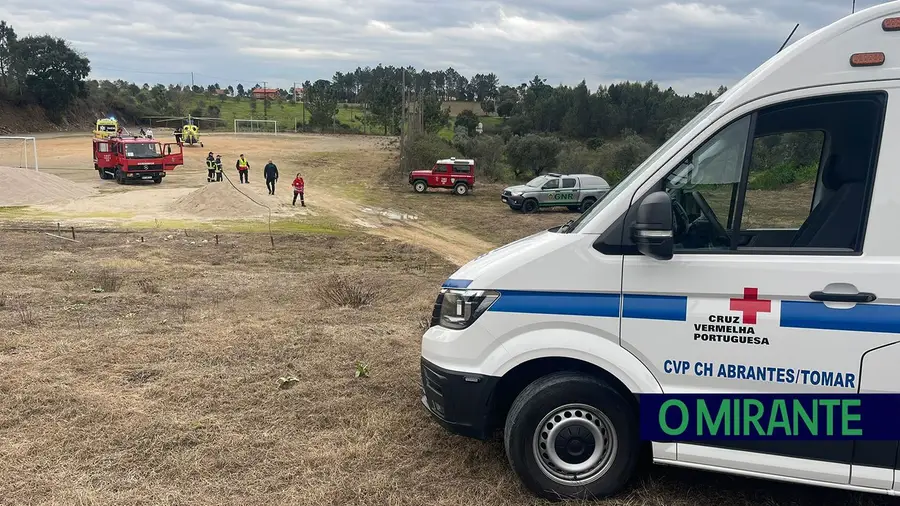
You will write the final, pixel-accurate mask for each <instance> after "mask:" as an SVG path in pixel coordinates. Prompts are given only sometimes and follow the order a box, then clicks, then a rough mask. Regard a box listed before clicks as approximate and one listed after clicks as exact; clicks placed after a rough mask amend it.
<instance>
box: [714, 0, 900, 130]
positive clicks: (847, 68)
mask: <svg viewBox="0 0 900 506" xmlns="http://www.w3.org/2000/svg"><path fill="white" fill-rule="evenodd" d="M893 17H900V0H895V1H892V2H887V3H884V4H881V5H876V6H874V7H869V8H868V9H863V10H861V11H858V12H856V13H854V14H851V15H849V16H846V17H844V18H842V19H839V20H838V21H835V22H834V23H832V24H830V25H828V26H825V27H823V28H820V29H818V30H816V31H814V32H812V33H810V34H808V35H806V36H805V37H803V38H802V39H800V40H798V41H796V42H794V43H793V44H791V45H789V46H788V47H786V48H784V49H783V50H782V51H781V52H780V53H778V54H776V55H774V56H772V57H771V58H770V59H769V60H768V61H766V62H765V63H763V64H762V65H760V66H759V68H757V69H756V70H754V71H753V72H751V73H750V74H749V75H748V76H747V77H745V78H744V79H742V80H741V81H740V82H738V83H737V84H736V85H734V86H733V87H732V88H731V89H730V90H728V91H726V92H725V93H724V94H723V95H722V96H721V97H719V98H718V99H717V100H716V102H720V103H722V104H723V105H724V106H725V107H723V110H722V111H720V113H724V112H726V111H727V110H730V109H733V108H734V107H737V106H740V105H742V104H746V103H748V102H751V101H753V100H756V99H759V98H762V97H765V96H767V95H771V94H774V93H779V92H784V91H788V90H797V89H802V88H811V87H815V86H825V85H834V84H842V83H852V82H859V81H871V80H889V79H900V31H896V30H893V31H888V30H887V29H885V28H883V27H882V22H883V21H884V20H885V19H888V18H893ZM895 22H896V21H894V22H892V23H895ZM870 52H881V53H884V63H883V64H882V65H879V66H868V67H853V66H851V65H850V57H851V56H852V55H853V54H856V53H870Z"/></svg>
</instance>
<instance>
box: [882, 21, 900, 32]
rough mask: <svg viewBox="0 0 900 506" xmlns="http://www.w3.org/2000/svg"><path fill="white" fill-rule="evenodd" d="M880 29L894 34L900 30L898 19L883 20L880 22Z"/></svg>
mask: <svg viewBox="0 0 900 506" xmlns="http://www.w3.org/2000/svg"><path fill="white" fill-rule="evenodd" d="M881 29H882V30H884V31H886V32H896V31H898V30H900V18H885V20H884V21H882V22H881Z"/></svg>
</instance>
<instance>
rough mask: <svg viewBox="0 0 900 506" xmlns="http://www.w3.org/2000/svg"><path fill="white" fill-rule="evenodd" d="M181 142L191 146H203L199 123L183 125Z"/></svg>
mask: <svg viewBox="0 0 900 506" xmlns="http://www.w3.org/2000/svg"><path fill="white" fill-rule="evenodd" d="M181 142H182V143H183V144H190V145H191V146H193V145H194V144H200V147H201V148H202V147H203V143H202V142H201V141H200V129H199V128H198V127H197V125H184V126H183V127H181Z"/></svg>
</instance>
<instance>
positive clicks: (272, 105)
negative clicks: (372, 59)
mask: <svg viewBox="0 0 900 506" xmlns="http://www.w3.org/2000/svg"><path fill="white" fill-rule="evenodd" d="M201 103H202V104H205V107H209V106H216V107H218V108H219V111H220V112H219V117H220V118H222V120H223V123H222V125H221V126H220V128H222V129H224V130H233V129H234V120H236V119H264V115H265V116H266V118H265V119H273V120H275V121H277V122H278V129H279V130H289V129H290V130H293V128H294V122H295V121H296V122H298V123H300V122H302V121H303V118H304V113H305V114H306V122H307V123H308V122H309V111H304V104H302V103H297V104H295V103H293V102H290V101H282V102H276V101H270V102H269V106H268V111H263V101H262V100H257V101H256V110H253V109H252V108H251V103H252V101H251V100H250V99H248V98H243V99H236V98H234V97H227V98H226V99H225V101H224V102H223V101H222V100H221V99H220V98H218V97H214V98H209V97H204V98H200V99H198V100H197V101H196V102H194V104H193V106H192V107H196V106H197V105H199V104H201ZM264 113H265V114H264ZM204 115H206V113H204ZM361 117H362V106H360V105H359V104H339V105H338V113H337V115H336V116H335V119H336V120H337V121H338V122H340V123H343V124H344V125H347V126H349V127H351V128H354V129H357V130H359V131H361V132H364V131H365V126H364V125H363V124H362V122H361V121H360V119H361ZM374 133H376V134H377V133H379V132H378V131H377V130H376V131H374Z"/></svg>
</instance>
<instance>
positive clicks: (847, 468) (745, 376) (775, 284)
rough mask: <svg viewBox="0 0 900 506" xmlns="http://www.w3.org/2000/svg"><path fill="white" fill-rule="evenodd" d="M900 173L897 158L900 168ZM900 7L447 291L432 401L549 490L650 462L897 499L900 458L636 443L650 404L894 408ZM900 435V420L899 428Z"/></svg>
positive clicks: (743, 99)
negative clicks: (708, 396)
mask: <svg viewBox="0 0 900 506" xmlns="http://www.w3.org/2000/svg"><path fill="white" fill-rule="evenodd" d="M892 160H893V161H892ZM898 160H900V1H893V2H890V3H885V4H882V5H879V6H876V7H872V8H869V9H866V10H863V11H859V12H857V13H855V14H852V15H850V16H848V17H845V18H843V19H841V20H839V21H837V22H835V23H833V24H832V25H830V26H827V27H825V28H822V29H820V30H818V31H816V32H814V33H812V34H810V35H808V36H806V37H804V38H803V39H801V40H798V41H797V42H796V43H794V44H792V45H790V46H788V47H786V48H785V49H784V50H783V51H781V52H779V53H778V54H776V55H775V56H774V57H772V58H771V59H770V60H769V61H767V62H766V63H764V64H763V65H761V66H760V67H759V68H758V69H756V70H755V71H754V72H753V73H751V74H750V75H748V76H747V77H746V78H744V79H743V80H742V81H741V82H739V83H738V84H737V85H735V86H734V87H733V88H731V89H730V90H728V91H727V92H726V93H724V94H723V95H722V96H721V97H719V98H717V99H716V100H715V101H714V102H713V103H712V104H710V105H709V107H707V108H706V109H705V110H703V111H702V112H701V113H699V114H698V115H697V116H696V117H695V118H694V119H693V120H691V121H690V122H689V123H688V124H687V125H686V126H685V127H684V128H682V129H681V131H679V132H678V133H676V134H675V135H674V136H672V138H671V139H669V140H668V141H667V142H666V143H665V144H664V145H663V146H661V147H660V148H659V149H658V150H657V151H656V152H655V153H653V154H652V155H651V156H650V157H649V158H648V159H647V160H646V161H644V162H643V164H641V165H640V166H639V167H638V168H637V169H636V170H635V171H634V172H633V173H631V174H630V175H629V176H628V177H627V178H626V179H625V180H624V181H622V182H621V183H620V184H619V185H617V186H616V187H615V188H614V189H613V190H612V191H611V192H610V193H609V194H608V195H607V196H606V198H604V199H603V200H601V201H599V202H598V203H597V204H596V205H594V206H593V208H592V209H590V211H589V212H587V213H585V214H584V215H582V216H580V217H579V218H578V219H577V220H576V221H575V222H574V223H572V224H570V225H567V226H564V227H560V228H557V229H551V230H549V231H546V232H542V233H539V234H536V235H533V236H531V237H527V238H525V239H522V240H519V241H517V242H514V243H512V244H509V245H507V246H504V247H502V248H499V249H497V250H494V251H492V252H490V253H488V254H486V255H483V256H481V257H479V258H476V259H475V260H473V261H471V262H470V263H469V264H467V265H465V266H463V267H462V268H460V269H459V270H458V271H457V272H456V273H454V274H453V275H452V276H451V278H450V279H449V280H448V281H447V282H446V283H445V284H444V286H443V287H442V289H441V293H440V295H439V296H438V299H437V301H436V303H435V308H434V313H433V315H432V326H431V327H430V328H429V329H428V330H427V331H426V333H425V334H424V336H423V338H422V367H421V374H422V391H423V393H422V402H423V403H424V404H425V406H426V407H427V409H428V410H429V412H430V413H431V414H432V415H433V416H434V417H435V418H436V419H437V420H438V421H439V422H440V423H441V424H442V425H444V426H445V427H447V428H448V429H450V430H453V431H455V432H457V433H460V434H463V435H468V436H471V437H476V438H483V439H486V438H488V437H490V436H491V435H492V434H494V433H495V431H502V432H503V439H504V442H505V447H506V452H507V455H508V458H509V461H510V464H511V466H512V468H513V469H514V471H515V472H516V473H517V474H518V476H519V477H520V478H521V480H522V481H523V483H524V484H525V485H526V486H527V487H528V488H529V489H530V490H531V491H532V492H533V493H534V494H536V495H538V496H543V497H547V498H555V497H560V496H561V497H575V498H578V497H601V496H605V495H609V494H612V493H615V492H616V491H618V490H620V488H621V487H622V486H623V484H625V482H626V481H627V480H628V479H629V478H630V477H631V476H632V474H633V471H634V469H635V463H636V461H637V460H638V456H639V454H640V450H641V449H642V448H646V447H649V449H648V450H649V451H652V457H653V461H654V462H656V463H658V464H671V465H676V466H684V467H690V468H696V469H704V470H709V471H721V472H728V473H734V474H739V475H744V476H751V477H759V478H769V479H776V480H784V481H791V482H797V483H805V484H814V485H823V486H831V487H837V488H843V489H850V490H857V491H866V492H876V493H881V494H888V495H900V449H898V441H877V442H873V441H837V442H827V441H811V442H804V441H788V442H783V441H776V442H772V441H743V442H733V441H719V440H715V441H704V442H702V443H697V444H693V443H692V444H687V443H658V442H653V443H646V447H645V446H644V444H643V443H642V442H641V441H640V437H639V429H638V425H639V423H638V412H639V410H638V401H639V398H640V395H641V394H645V393H697V392H710V393H713V392H716V393H726V392H731V393H735V392H736V393H759V392H770V393H822V394H826V393H857V392H860V393H866V392H898V391H900V374H898V370H900V196H898V195H900V193H898V190H897V189H898V188H900V165H898V163H900V162H898ZM898 423H900V422H898Z"/></svg>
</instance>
